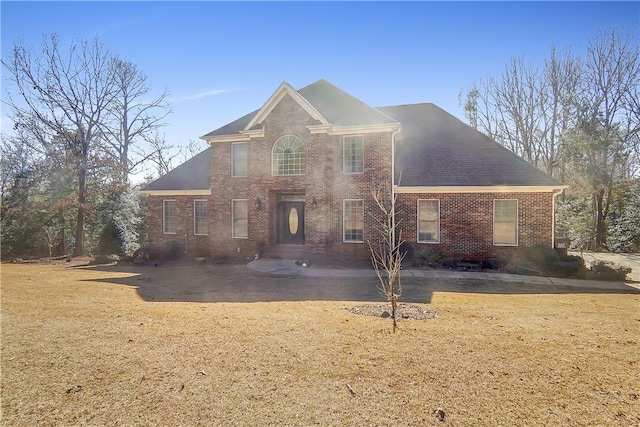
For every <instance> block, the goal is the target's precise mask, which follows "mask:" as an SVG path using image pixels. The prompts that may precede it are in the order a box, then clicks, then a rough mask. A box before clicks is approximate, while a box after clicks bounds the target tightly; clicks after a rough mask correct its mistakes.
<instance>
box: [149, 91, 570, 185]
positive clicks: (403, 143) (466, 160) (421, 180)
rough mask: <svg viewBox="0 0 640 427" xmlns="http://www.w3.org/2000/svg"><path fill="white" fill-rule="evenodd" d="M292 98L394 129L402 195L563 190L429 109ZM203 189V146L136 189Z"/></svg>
mask: <svg viewBox="0 0 640 427" xmlns="http://www.w3.org/2000/svg"><path fill="white" fill-rule="evenodd" d="M291 91H295V90H294V89H293V88H291V86H289V85H287V84H283V85H281V86H280V88H279V89H278V90H277V91H276V92H275V93H274V95H272V97H271V98H270V100H271V101H273V100H274V99H276V98H277V97H278V96H280V95H282V94H289V95H291V94H292V93H293V92H291ZM296 93H297V94H298V95H296ZM293 98H294V100H296V101H297V102H302V103H308V105H307V108H312V110H308V111H312V112H314V111H315V112H316V113H317V117H318V118H320V119H325V120H326V122H328V123H330V124H331V125H334V126H338V127H339V126H345V127H348V126H376V125H383V124H389V123H396V124H397V123H400V125H401V127H402V133H401V136H400V137H399V138H398V142H397V146H396V149H397V151H396V158H395V160H396V161H395V163H396V164H395V170H396V182H397V179H398V177H399V175H400V173H401V174H402V178H401V180H400V183H399V185H400V187H401V188H404V189H405V190H406V191H411V190H412V188H419V187H422V188H429V187H443V188H446V187H457V188H459V187H476V188H479V187H494V188H495V187H530V188H533V187H547V188H550V187H553V188H562V187H563V185H562V184H561V183H560V182H559V181H557V180H556V179H555V178H553V177H551V176H550V175H548V174H546V173H544V172H542V171H540V170H538V169H537V168H535V167H534V166H532V165H530V164H529V163H527V162H526V161H525V160H524V159H522V158H520V157H518V156H517V155H515V154H514V153H512V152H511V151H509V150H508V149H507V148H505V147H503V146H502V145H500V144H498V143H497V142H495V141H493V140H491V139H490V138H488V137H487V136H485V135H484V134H482V133H480V132H478V131H477V130H475V129H473V128H472V127H470V126H468V125H466V124H465V123H463V122H462V121H460V120H459V119H457V118H455V117H454V116H452V115H451V114H449V113H447V112H446V111H444V110H443V109H441V108H439V107H437V106H436V105H434V104H431V103H425V104H412V105H396V106H389V107H379V108H372V107H369V106H368V105H366V104H364V103H363V102H362V101H360V100H358V99H356V98H354V97H353V96H351V95H349V94H347V93H346V92H344V91H342V90H340V89H338V88H337V87H335V86H333V85H332V84H331V83H329V82H327V81H325V80H318V81H317V82H315V83H312V84H310V85H309V86H306V87H304V88H302V89H300V90H298V91H295V93H293ZM272 104H273V102H270V101H267V103H265V105H263V107H262V108H261V109H259V110H255V111H253V112H251V113H249V114H247V115H245V116H243V117H240V118H239V119H237V120H235V121H233V122H231V123H228V124H226V125H224V126H222V127H220V128H218V129H216V130H214V131H212V132H210V133H208V134H207V135H205V136H204V137H203V139H207V137H224V136H226V135H233V134H237V135H239V134H240V133H241V132H247V130H248V129H249V127H256V126H257V125H258V124H259V122H260V120H259V119H260V118H259V117H258V116H259V115H266V114H268V111H270V109H272V108H273V106H274V105H272ZM309 106H311V107H309ZM316 113H314V114H316ZM254 119H256V120H254ZM252 121H253V122H254V123H252ZM320 121H321V120H320ZM248 138H249V137H247V139H248ZM210 187H211V149H210V148H209V149H207V150H204V151H203V152H201V153H200V154H198V155H196V156H195V157H193V158H192V159H190V160H188V161H187V162H185V163H183V164H182V165H180V166H178V167H177V168H175V169H174V170H173V171H171V172H169V173H168V174H166V175H164V176H162V177H160V178H159V179H157V180H156V181H154V182H152V183H150V184H149V185H147V186H145V187H144V188H143V189H142V190H141V191H142V192H149V193H155V194H161V193H162V192H166V193H167V194H169V193H172V192H173V193H174V194H182V193H184V192H191V194H205V193H206V192H207V191H209V192H210Z"/></svg>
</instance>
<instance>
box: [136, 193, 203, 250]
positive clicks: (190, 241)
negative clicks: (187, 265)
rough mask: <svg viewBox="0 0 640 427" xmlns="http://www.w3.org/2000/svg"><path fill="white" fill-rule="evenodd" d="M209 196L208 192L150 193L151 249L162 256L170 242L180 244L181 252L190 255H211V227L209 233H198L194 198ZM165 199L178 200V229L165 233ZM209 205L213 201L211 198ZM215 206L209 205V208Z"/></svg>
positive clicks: (201, 198)
mask: <svg viewBox="0 0 640 427" xmlns="http://www.w3.org/2000/svg"><path fill="white" fill-rule="evenodd" d="M203 199H208V197H207V196H148V199H147V200H148V208H149V213H148V219H149V242H148V243H149V250H150V255H151V256H152V257H154V258H159V257H161V256H162V252H163V250H164V249H165V248H167V246H168V244H169V242H175V243H176V244H177V245H179V247H180V250H181V253H183V254H184V256H185V257H186V258H187V259H193V258H196V257H201V256H209V254H210V251H211V243H210V242H211V240H210V236H211V227H210V226H209V234H208V235H195V234H194V232H193V202H194V200H203ZM164 200H175V201H176V232H175V233H174V234H164V232H163V221H162V215H163V210H162V205H163V201H164ZM208 205H209V206H210V205H211V202H210V200H209V201H208ZM210 210H211V208H210V207H209V211H210Z"/></svg>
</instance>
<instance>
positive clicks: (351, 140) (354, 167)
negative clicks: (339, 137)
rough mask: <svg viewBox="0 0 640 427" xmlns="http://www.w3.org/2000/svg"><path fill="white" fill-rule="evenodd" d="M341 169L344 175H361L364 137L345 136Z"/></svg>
mask: <svg viewBox="0 0 640 427" xmlns="http://www.w3.org/2000/svg"><path fill="white" fill-rule="evenodd" d="M342 159H343V169H342V171H343V172H344V173H346V174H351V173H362V172H363V170H364V137H363V136H362V135H354V136H345V137H344V140H343V145H342Z"/></svg>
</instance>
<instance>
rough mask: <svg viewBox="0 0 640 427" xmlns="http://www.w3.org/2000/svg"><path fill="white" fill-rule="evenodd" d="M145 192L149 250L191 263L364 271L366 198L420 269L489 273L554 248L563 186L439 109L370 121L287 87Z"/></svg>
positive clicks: (352, 105) (370, 112)
mask: <svg viewBox="0 0 640 427" xmlns="http://www.w3.org/2000/svg"><path fill="white" fill-rule="evenodd" d="M202 139H204V140H206V141H207V142H209V143H210V147H209V148H207V149H206V150H204V151H203V152H201V153H200V154H198V155H196V156H195V157H193V158H192V159H190V160H188V161H187V162H185V163H184V164H182V165H180V166H178V167H177V168H176V169H174V170H173V171H171V172H169V173H168V174H166V175H164V176H162V177H160V178H159V179H157V180H156V181H154V182H152V183H150V184H149V185H147V186H146V187H144V188H143V189H142V190H141V191H142V192H143V193H146V194H147V195H148V206H149V248H150V251H152V252H156V253H158V252H159V251H160V250H161V249H162V248H163V247H166V245H167V244H168V242H170V241H172V242H173V243H172V244H173V245H177V246H179V247H180V248H181V250H182V251H183V252H184V253H185V254H186V256H187V257H189V258H193V257H199V256H204V257H221V256H238V255H239V256H242V257H253V256H254V255H255V254H256V253H265V254H266V255H267V256H285V257H295V258H298V257H304V256H312V255H313V254H316V255H320V256H330V257H340V258H345V257H350V258H368V257H369V249H368V245H367V242H368V241H369V240H371V241H373V240H376V239H378V232H377V231H376V230H375V216H376V215H378V214H379V209H378V208H377V206H376V205H375V202H374V200H373V198H372V195H371V189H372V187H373V186H377V187H378V188H381V189H382V190H383V192H385V194H392V192H393V193H395V194H396V195H397V215H396V220H397V221H400V223H399V224H400V225H399V227H400V228H401V229H402V237H403V240H404V241H406V242H407V244H408V245H410V247H411V248H412V252H413V254H414V256H417V255H420V254H421V253H424V252H429V251H441V252H442V253H444V254H446V255H448V256H456V257H463V258H471V259H484V258H488V257H491V256H506V255H508V254H509V253H510V252H511V251H513V250H515V249H517V248H518V247H525V246H530V245H533V244H536V243H543V244H548V245H552V243H553V241H554V207H555V196H556V195H558V194H559V193H560V192H561V191H562V190H563V189H564V188H566V187H565V186H563V185H562V184H561V183H560V182H558V181H557V180H555V179H554V178H552V177H551V176H549V175H547V174H545V173H544V172H542V171H540V170H538V169H536V168H534V167H533V166H531V165H530V164H528V163H527V162H525V161H524V160H523V159H521V158H520V157H518V156H516V155H515V154H513V153H512V152H511V151H509V150H507V149H506V148H504V147H503V146H501V145H499V144H498V143H496V142H494V141H492V140H491V139H489V138H487V137H486V136H484V135H483V134H481V133H479V132H477V131H476V130H474V129H473V128H471V127H469V126H467V125H466V124H464V123H463V122H461V121H460V120H458V119H456V118H455V117H453V116H452V115H450V114H448V113H447V112H446V111H444V110H442V109H440V108H439V107H437V106H435V105H434V104H430V103H424V104H412V105H398V106H390V107H380V108H372V107H370V106H368V105H366V104H364V103H363V102H361V101H359V100H358V99H356V98H354V97H352V96H351V95H349V94H347V93H346V92H344V91H342V90H340V89H339V88H337V87H335V86H333V85H332V84H330V83H329V82H327V81H325V80H319V81H317V82H315V83H313V84H311V85H309V86H306V87H304V88H302V89H300V90H296V89H294V88H293V87H291V86H290V85H289V84H287V83H282V85H280V87H278V89H277V90H276V91H275V92H274V94H273V95H272V96H271V97H270V98H269V99H268V100H267V101H266V103H265V104H264V105H263V106H262V107H261V108H260V109H258V110H256V111H253V112H251V113H249V114H247V115H245V116H243V117H241V118H239V119H237V120H235V121H233V122H231V123H229V124H227V125H225V126H223V127H221V128H219V129H217V130H214V131H212V132H210V133H208V134H206V135H204V136H203V137H202Z"/></svg>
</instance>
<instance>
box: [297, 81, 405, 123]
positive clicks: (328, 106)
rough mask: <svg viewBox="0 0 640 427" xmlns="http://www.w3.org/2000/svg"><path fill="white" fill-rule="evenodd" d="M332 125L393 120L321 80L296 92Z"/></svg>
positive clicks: (390, 121)
mask: <svg viewBox="0 0 640 427" xmlns="http://www.w3.org/2000/svg"><path fill="white" fill-rule="evenodd" d="M298 93H299V94H300V95H302V96H303V97H304V99H306V100H307V101H309V104H311V105H313V107H314V108H315V109H316V110H318V112H319V113H320V114H322V116H323V117H324V118H325V119H327V121H328V122H329V123H331V124H332V125H338V126H350V125H354V126H357V125H375V124H382V123H393V122H394V120H393V119H391V118H390V117H388V116H387V115H385V114H382V113H381V112H380V111H378V110H376V109H375V108H372V107H370V106H368V105H367V104H365V103H364V102H362V101H360V100H359V99H357V98H354V97H353V96H351V95H349V94H348V93H346V92H344V91H343V90H342V89H339V88H337V87H336V86H334V85H332V84H331V83H329V82H328V81H326V80H324V79H321V80H318V81H317V82H315V83H312V84H310V85H309V86H305V87H303V88H302V89H300V90H299V91H298Z"/></svg>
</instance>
